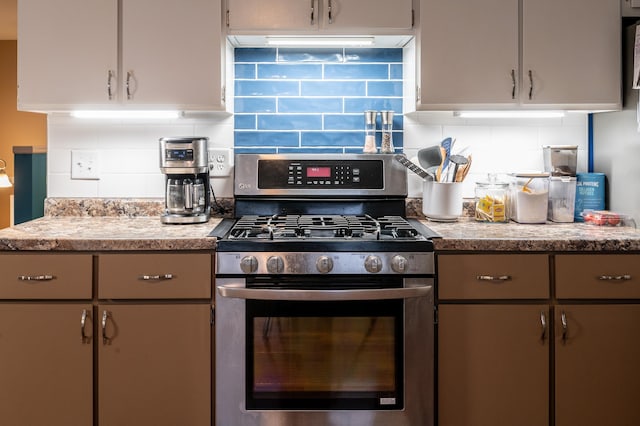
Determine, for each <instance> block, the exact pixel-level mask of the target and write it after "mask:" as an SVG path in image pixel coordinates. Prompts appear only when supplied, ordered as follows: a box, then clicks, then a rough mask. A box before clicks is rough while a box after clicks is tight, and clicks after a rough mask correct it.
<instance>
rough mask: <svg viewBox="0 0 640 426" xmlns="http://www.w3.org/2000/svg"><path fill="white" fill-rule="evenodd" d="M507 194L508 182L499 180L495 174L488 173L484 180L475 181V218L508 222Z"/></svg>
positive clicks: (485, 220)
mask: <svg viewBox="0 0 640 426" xmlns="http://www.w3.org/2000/svg"><path fill="white" fill-rule="evenodd" d="M508 196H509V182H499V181H498V180H497V179H496V176H495V175H492V174H490V175H489V177H488V180H487V181H486V182H476V189H475V201H476V213H475V217H476V220H477V221H480V222H499V223H504V222H508V221H509V214H508V213H507V200H508Z"/></svg>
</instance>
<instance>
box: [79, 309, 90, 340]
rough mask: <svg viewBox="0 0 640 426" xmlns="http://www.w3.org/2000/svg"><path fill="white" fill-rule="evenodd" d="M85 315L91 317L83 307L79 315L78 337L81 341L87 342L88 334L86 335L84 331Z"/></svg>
mask: <svg viewBox="0 0 640 426" xmlns="http://www.w3.org/2000/svg"><path fill="white" fill-rule="evenodd" d="M87 317H89V319H91V316H90V314H89V311H88V310H87V309H83V310H82V316H81V317H80V337H81V338H82V343H89V336H87V333H85V328H86V327H85V326H86V323H87Z"/></svg>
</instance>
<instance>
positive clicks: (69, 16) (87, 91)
mask: <svg viewBox="0 0 640 426" xmlns="http://www.w3.org/2000/svg"><path fill="white" fill-rule="evenodd" d="M117 4H118V2H116V1H114V0H93V1H86V0H60V1H49V0H18V109H20V110H38V109H42V107H43V106H46V107H45V108H44V109H48V110H51V109H54V110H55V109H59V108H61V106H66V107H65V109H68V106H70V105H71V106H73V105H82V104H96V103H99V104H108V103H115V102H116V97H115V90H116V87H115V85H116V82H115V80H114V78H115V77H114V78H112V80H111V83H112V89H111V90H112V92H111V93H112V97H111V99H110V98H109V87H108V86H109V71H111V72H112V73H116V72H117V65H118V64H117V59H118V50H117V49H118V36H117V34H118V32H117V30H118V10H117Z"/></svg>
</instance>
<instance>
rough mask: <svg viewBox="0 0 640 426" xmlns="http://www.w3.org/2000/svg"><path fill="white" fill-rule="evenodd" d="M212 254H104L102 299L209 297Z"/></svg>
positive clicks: (100, 280) (100, 275)
mask: <svg viewBox="0 0 640 426" xmlns="http://www.w3.org/2000/svg"><path fill="white" fill-rule="evenodd" d="M211 278H212V277H211V255H210V254H206V253H195V254H194V253H181V254H173V253H171V254H164V253H162V254H155V253H154V254H101V255H100V256H99V257H98V297H99V298H100V299H208V298H210V297H211Z"/></svg>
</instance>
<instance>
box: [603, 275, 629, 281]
mask: <svg viewBox="0 0 640 426" xmlns="http://www.w3.org/2000/svg"><path fill="white" fill-rule="evenodd" d="M598 279H599V280H600V281H629V280H630V279H631V275H629V274H624V275H600V276H599V277H598Z"/></svg>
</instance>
